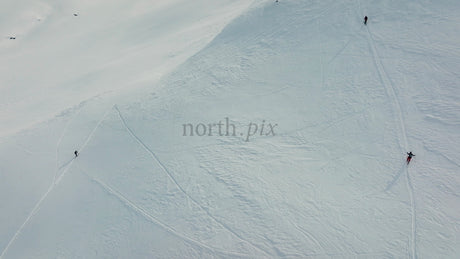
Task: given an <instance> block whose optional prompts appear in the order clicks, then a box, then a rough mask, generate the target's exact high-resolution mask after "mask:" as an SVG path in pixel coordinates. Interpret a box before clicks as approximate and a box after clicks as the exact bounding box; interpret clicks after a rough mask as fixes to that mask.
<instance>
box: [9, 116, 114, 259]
mask: <svg viewBox="0 0 460 259" xmlns="http://www.w3.org/2000/svg"><path fill="white" fill-rule="evenodd" d="M112 109H113V108H110V109H109V110H108V111H107V112H106V113H105V114H104V115H103V116H102V118H101V119H100V120H99V121H98V123H97V124H96V126H95V127H94V128H93V130H92V131H91V132H90V133H89V135H88V137H86V140H85V142H84V144H83V145H82V146H81V149H80V150H83V149H85V147H86V145H87V144H88V143H89V141H90V140H91V139H92V137H93V136H94V133H95V132H96V131H97V129H98V128H99V127H100V125H101V124H102V122H103V121H104V120H105V118H106V117H107V115H108V114H109V113H110V111H111V110H112ZM67 126H68V125H66V127H65V128H64V131H63V133H62V135H61V137H60V139H59V140H58V145H59V143H60V142H61V140H62V137H63V136H64V133H65V131H66V129H67ZM74 161H75V158H74V159H72V160H71V161H70V162H68V163H67V165H66V166H65V167H64V170H63V171H62V174H61V175H60V176H59V177H56V176H57V173H55V175H54V177H53V181H52V182H51V184H50V186H49V187H48V189H47V190H46V192H45V193H44V194H43V195H42V196H41V198H40V199H39V200H38V202H37V203H36V204H35V206H34V208H33V209H32V211H31V212H30V213H29V215H28V216H27V218H26V219H25V220H24V222H23V223H22V225H21V226H19V228H18V230H17V231H16V233H14V235H13V237H12V238H11V239H10V241H9V242H8V244H7V245H6V246H5V248H4V249H3V251H2V253H1V254H0V259H1V258H4V256H5V255H6V254H7V252H8V249H9V248H10V247H11V245H12V244H13V243H14V242H15V241H16V239H17V238H18V237H19V235H20V234H21V232H22V230H23V229H24V227H25V226H26V225H27V224H28V223H29V221H30V220H31V219H32V218H33V216H34V215H35V214H36V213H37V212H38V211H39V210H40V208H41V206H42V203H43V202H44V201H45V200H46V198H47V197H48V195H49V194H50V193H51V192H52V191H53V190H54V188H55V187H56V186H57V185H58V184H59V182H60V181H61V180H62V178H63V177H64V176H65V174H66V173H67V172H68V171H69V169H70V168H71V167H72V164H73V162H74Z"/></svg>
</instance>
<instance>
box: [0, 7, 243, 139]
mask: <svg viewBox="0 0 460 259" xmlns="http://www.w3.org/2000/svg"><path fill="white" fill-rule="evenodd" d="M248 4H250V1H220V2H216V1H206V0H203V1H201V0H200V1H194V2H190V1H155V2H154V3H152V1H146V0H137V1H96V2H95V1H70V2H69V3H55V2H53V1H30V0H21V1H15V2H13V3H10V2H5V1H4V2H2V3H1V4H0V5H1V6H0V9H1V10H2V11H1V12H2V13H1V15H2V17H5V18H4V20H5V21H4V22H2V24H1V25H0V26H1V27H0V35H2V39H0V46H2V48H1V50H0V55H2V64H3V65H2V66H1V68H0V69H1V70H0V73H1V75H2V78H3V79H2V96H1V99H0V101H1V103H2V109H1V111H2V113H1V115H2V116H1V121H0V123H1V124H3V125H8V127H2V128H1V130H2V131H1V132H0V134H1V135H5V134H9V133H14V132H16V131H18V130H20V129H23V128H26V127H28V126H31V125H32V124H34V123H37V122H41V121H43V120H44V119H49V118H52V117H53V116H55V115H56V114H57V113H58V112H59V111H61V110H64V109H66V108H68V107H72V106H74V105H77V104H79V103H80V102H82V101H84V100H87V99H90V98H92V97H94V96H97V95H100V94H102V93H106V92H110V91H116V90H117V89H120V88H126V87H130V88H133V87H134V86H135V85H136V84H138V83H139V82H146V81H147V82H149V83H154V82H155V81H156V80H157V79H158V78H159V77H161V76H162V75H163V74H164V73H167V72H168V71H170V70H171V69H172V68H174V67H175V66H176V65H177V64H180V63H182V62H183V61H184V60H185V59H186V58H187V57H189V56H190V55H192V54H193V53H195V52H196V51H198V50H199V49H201V48H202V47H203V46H205V45H206V44H207V43H208V42H209V41H210V40H211V39H212V38H213V37H214V36H215V35H216V34H217V33H218V32H219V31H220V30H221V29H222V27H223V26H224V25H225V24H226V23H227V22H228V21H229V20H231V19H232V17H234V16H236V15H238V14H239V13H240V12H241V11H242V10H244V9H245V8H246V7H247V6H248ZM203 7H205V8H203ZM74 14H75V15H77V16H74ZM12 36H14V37H16V39H15V40H10V39H9V37H12ZM36 107H38V108H36ZM56 111H58V112H56ZM18 114H19V115H20V116H17V115H18ZM18 117H19V118H18Z"/></svg>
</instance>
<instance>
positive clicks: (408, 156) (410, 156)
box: [406, 151, 415, 164]
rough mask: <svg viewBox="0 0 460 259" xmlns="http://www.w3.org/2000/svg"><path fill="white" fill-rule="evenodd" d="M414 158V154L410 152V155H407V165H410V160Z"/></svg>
mask: <svg viewBox="0 0 460 259" xmlns="http://www.w3.org/2000/svg"><path fill="white" fill-rule="evenodd" d="M413 156H415V155H414V154H412V151H410V152H409V153H407V159H406V162H407V164H409V163H410V160H411V159H412V157H413Z"/></svg>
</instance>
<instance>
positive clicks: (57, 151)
mask: <svg viewBox="0 0 460 259" xmlns="http://www.w3.org/2000/svg"><path fill="white" fill-rule="evenodd" d="M80 111H81V109H78V111H77V113H76V114H75V115H74V116H72V118H71V119H70V120H68V121H67V123H66V124H65V126H64V130H62V133H61V136H60V137H59V140H58V142H57V143H56V171H55V173H54V177H53V184H54V183H56V178H57V175H58V173H59V171H60V170H61V169H62V168H63V166H59V148H60V146H61V142H62V140H63V139H64V136H65V135H66V133H67V129H68V128H69V125H70V123H72V121H73V120H74V119H75V117H77V115H78V114H79V113H80ZM68 163H69V162H67V163H65V164H64V167H65V166H67V164H68Z"/></svg>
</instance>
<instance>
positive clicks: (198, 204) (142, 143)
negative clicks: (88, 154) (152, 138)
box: [114, 106, 270, 256]
mask: <svg viewBox="0 0 460 259" xmlns="http://www.w3.org/2000/svg"><path fill="white" fill-rule="evenodd" d="M114 107H115V109H116V111H117V113H118V116H119V117H120V120H121V122H122V123H123V125H124V127H125V128H126V130H127V131H128V133H129V134H130V135H131V137H132V138H134V140H136V142H137V143H138V144H139V145H140V146H142V147H143V149H145V150H146V151H147V152H148V153H149V154H150V156H151V157H152V159H153V160H155V161H156V162H157V163H158V165H159V166H160V167H161V169H162V170H163V171H164V172H165V173H166V174H167V175H168V177H169V178H170V179H171V181H172V182H173V183H174V184H175V185H176V187H177V188H178V189H179V190H180V191H181V192H182V193H183V194H184V195H185V196H186V197H187V198H188V199H190V200H191V201H192V202H193V203H194V204H195V205H196V206H198V207H199V208H200V209H201V210H203V211H204V212H205V213H206V214H207V215H208V216H209V217H210V218H211V219H212V220H214V221H215V222H216V223H218V224H219V225H220V226H221V227H223V228H224V229H226V230H227V231H229V232H230V233H232V234H233V235H235V236H236V237H237V238H238V239H240V240H241V241H242V242H244V243H247V244H249V245H250V246H252V247H253V248H255V249H256V250H258V251H260V252H262V253H264V254H265V255H266V256H270V255H269V254H268V253H267V252H266V251H265V250H263V249H262V248H260V247H259V246H258V245H255V244H253V243H252V242H250V241H248V240H246V239H244V238H243V237H242V236H241V235H240V234H238V233H236V232H235V231H233V230H232V229H231V228H230V227H229V226H228V225H226V224H225V223H223V222H222V221H220V220H218V219H217V218H216V217H214V216H213V215H212V214H211V213H210V212H209V211H208V209H206V208H205V207H203V206H202V205H201V204H200V203H199V202H198V201H196V200H195V199H194V198H193V197H191V196H190V195H189V194H188V193H187V192H186V191H185V190H184V188H182V186H181V185H180V184H179V183H178V182H177V181H176V179H175V178H174V177H173V175H172V174H171V173H170V172H169V170H168V169H167V168H166V167H165V166H164V165H163V163H162V162H161V161H160V160H159V159H158V157H157V156H156V155H155V153H154V152H153V151H152V150H151V149H150V148H149V147H148V146H147V145H145V143H144V142H143V141H142V140H141V139H140V138H139V137H137V135H136V134H134V132H133V131H132V130H131V128H129V126H128V124H127V123H126V121H125V119H124V118H123V115H122V114H121V112H120V110H119V109H118V107H117V106H114Z"/></svg>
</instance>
